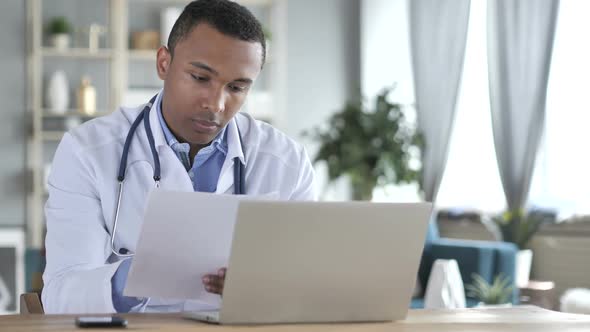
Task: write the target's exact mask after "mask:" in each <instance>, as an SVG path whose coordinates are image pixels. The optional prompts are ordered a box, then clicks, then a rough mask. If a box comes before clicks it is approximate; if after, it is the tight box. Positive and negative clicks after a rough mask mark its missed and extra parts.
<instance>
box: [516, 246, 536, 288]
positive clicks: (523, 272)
mask: <svg viewBox="0 0 590 332" xmlns="http://www.w3.org/2000/svg"><path fill="white" fill-rule="evenodd" d="M532 264H533V251H532V250H531V249H524V250H520V251H519V252H518V253H516V287H519V288H523V287H525V286H526V285H527V284H528V283H529V277H530V274H531V266H532Z"/></svg>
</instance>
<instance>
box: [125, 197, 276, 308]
mask: <svg viewBox="0 0 590 332" xmlns="http://www.w3.org/2000/svg"><path fill="white" fill-rule="evenodd" d="M244 198H245V197H244V196H235V195H216V194H209V193H199V192H171V191H163V190H154V191H153V192H152V193H151V195H150V197H149V199H148V204H147V207H146V211H145V218H144V222H143V227H142V231H141V234H140V237H139V241H138V243H137V247H136V252H135V256H134V257H133V262H132V264H131V269H130V270H129V275H128V277H127V284H126V287H125V290H124V292H123V294H124V295H126V296H136V297H157V298H168V299H192V300H199V301H203V302H207V303H211V304H216V303H218V302H219V296H218V295H214V294H210V293H208V292H207V291H205V288H204V286H203V283H202V281H201V279H202V277H203V276H204V275H205V274H210V273H216V272H217V270H218V269H219V268H222V267H226V266H227V263H228V261H229V254H230V249H231V242H232V236H233V230H234V225H235V222H236V217H237V211H238V205H239V201H240V200H241V199H244ZM250 199H251V198H250ZM263 199H276V197H270V196H269V197H264V198H263Z"/></svg>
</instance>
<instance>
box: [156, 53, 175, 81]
mask: <svg viewBox="0 0 590 332" xmlns="http://www.w3.org/2000/svg"><path fill="white" fill-rule="evenodd" d="M171 62H172V55H171V54H170V51H168V48H166V46H160V48H159V49H158V54H157V56H156V69H157V70H158V77H160V79H161V80H165V79H166V76H168V69H169V68H170V63H171Z"/></svg>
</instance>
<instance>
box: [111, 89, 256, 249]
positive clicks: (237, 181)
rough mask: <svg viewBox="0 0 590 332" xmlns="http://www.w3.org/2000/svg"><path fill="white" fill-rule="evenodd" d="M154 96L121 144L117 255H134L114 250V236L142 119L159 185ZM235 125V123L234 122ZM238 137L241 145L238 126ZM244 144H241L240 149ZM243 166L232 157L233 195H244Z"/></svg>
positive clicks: (155, 180) (116, 215)
mask: <svg viewBox="0 0 590 332" xmlns="http://www.w3.org/2000/svg"><path fill="white" fill-rule="evenodd" d="M156 97H158V95H155V96H154V97H153V98H152V99H151V100H150V101H149V102H148V103H147V104H146V105H145V107H144V108H143V110H142V111H141V113H139V115H138V116H137V118H136V119H135V121H133V124H132V125H131V128H129V132H128V133H127V138H126V139H125V145H124V146H123V153H122V154H121V163H120V164H119V174H118V175H117V181H119V193H118V195H117V207H116V209H115V221H114V223H113V232H112V233H111V251H112V252H113V254H115V255H116V256H118V257H132V256H133V255H135V254H134V253H132V252H131V251H129V250H128V249H126V248H121V249H119V250H118V251H117V250H115V236H116V234H117V224H118V222H119V210H120V208H121V197H122V194H123V183H124V182H125V170H126V168H127V157H128V156H129V147H130V146H131V140H132V139H133V135H134V134H135V131H136V130H137V127H139V124H140V123H141V121H143V125H144V127H145V132H146V135H147V138H148V141H149V144H150V150H151V152H152V157H153V159H154V176H153V178H154V183H155V188H156V189H157V188H159V187H160V179H161V177H160V156H159V155H158V151H156V144H155V143H154V135H153V133H152V128H151V127H150V119H149V113H150V109H151V108H152V105H153V104H154V102H155V100H156ZM236 126H237V124H236ZM238 139H239V140H240V145H242V138H241V135H240V129H239V128H238ZM243 149H244V146H243V145H242V151H243ZM244 169H245V166H244V164H243V163H242V161H241V160H240V158H239V157H235V158H234V194H235V195H245V194H246V188H244V183H245V180H244V176H245V174H246V172H245V170H244Z"/></svg>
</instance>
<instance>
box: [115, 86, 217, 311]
mask: <svg viewBox="0 0 590 332" xmlns="http://www.w3.org/2000/svg"><path fill="white" fill-rule="evenodd" d="M160 96H161V94H160ZM161 100H162V99H161V97H158V99H157V100H156V111H157V112H158V119H159V120H160V121H159V122H160V126H161V127H162V131H163V132H164V137H165V138H166V142H167V143H168V145H169V146H170V147H171V148H172V150H173V151H174V153H176V156H177V157H178V159H179V160H180V162H182V165H183V166H184V168H185V169H186V170H187V172H188V175H189V177H190V178H191V182H192V183H193V189H194V190H195V191H202V192H215V190H216V189H217V181H218V180H219V174H220V173H221V167H222V166H223V163H224V161H225V157H226V155H227V149H228V148H227V146H228V145H227V130H226V128H227V126H226V127H225V128H223V130H222V131H221V132H220V133H219V134H218V135H217V136H216V137H215V139H214V140H213V141H212V142H211V144H209V145H208V146H206V147H204V148H202V149H201V150H199V152H198V153H197V155H196V156H195V158H194V160H193V164H192V166H191V163H190V157H189V151H190V145H189V144H188V143H180V142H179V141H178V139H177V138H176V137H175V136H174V134H173V133H172V132H171V131H170V128H168V125H167V124H166V121H165V120H164V117H163V116H162V107H161V104H162V102H161ZM130 266H131V259H127V260H125V261H123V262H122V263H121V265H120V266H119V268H118V269H117V272H115V274H114V275H113V278H112V279H111V289H112V292H111V293H112V298H113V306H114V307H115V310H116V311H117V312H129V311H130V310H132V309H134V308H139V307H141V306H143V305H145V304H146V302H147V301H146V299H139V298H135V297H127V296H123V289H124V288H125V283H126V281H127V274H128V273H129V268H130Z"/></svg>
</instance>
